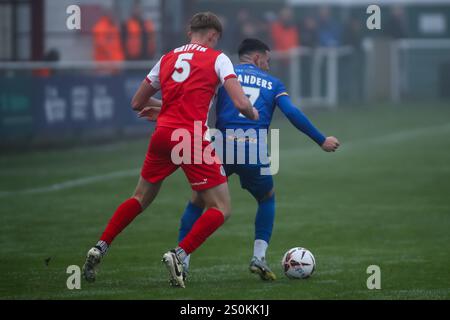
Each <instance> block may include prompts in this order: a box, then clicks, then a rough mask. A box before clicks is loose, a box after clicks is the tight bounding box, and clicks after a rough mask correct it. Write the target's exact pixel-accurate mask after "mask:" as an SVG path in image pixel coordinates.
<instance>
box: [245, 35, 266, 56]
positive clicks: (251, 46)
mask: <svg viewBox="0 0 450 320" xmlns="http://www.w3.org/2000/svg"><path fill="white" fill-rule="evenodd" d="M266 51H270V48H269V46H268V45H267V44H265V43H264V42H262V41H261V40H258V39H244V40H243V41H242V42H241V44H240V45H239V49H238V54H239V57H241V56H243V55H244V54H248V53H252V52H261V53H266Z"/></svg>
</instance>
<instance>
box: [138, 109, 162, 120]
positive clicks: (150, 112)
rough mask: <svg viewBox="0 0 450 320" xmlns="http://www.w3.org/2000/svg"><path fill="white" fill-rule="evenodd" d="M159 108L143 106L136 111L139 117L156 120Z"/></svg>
mask: <svg viewBox="0 0 450 320" xmlns="http://www.w3.org/2000/svg"><path fill="white" fill-rule="evenodd" d="M160 111H161V108H158V107H145V108H144V109H142V110H141V111H139V113H138V117H139V118H147V120H149V121H156V118H158V115H159V112H160Z"/></svg>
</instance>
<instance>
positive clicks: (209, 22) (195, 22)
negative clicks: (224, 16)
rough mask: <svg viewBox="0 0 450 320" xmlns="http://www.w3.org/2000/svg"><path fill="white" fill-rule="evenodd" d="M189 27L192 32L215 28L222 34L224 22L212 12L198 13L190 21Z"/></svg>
mask: <svg viewBox="0 0 450 320" xmlns="http://www.w3.org/2000/svg"><path fill="white" fill-rule="evenodd" d="M189 29H190V30H191V31H192V32H203V31H207V30H208V29H214V30H216V31H217V32H219V33H220V34H222V23H220V20H219V18H218V17H217V16H216V15H215V14H214V13H212V12H199V13H196V14H195V15H194V16H193V17H192V19H191V21H190V22H189Z"/></svg>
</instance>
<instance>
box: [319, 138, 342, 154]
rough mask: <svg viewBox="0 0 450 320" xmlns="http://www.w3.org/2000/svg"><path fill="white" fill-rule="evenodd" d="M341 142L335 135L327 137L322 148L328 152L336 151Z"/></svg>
mask: <svg viewBox="0 0 450 320" xmlns="http://www.w3.org/2000/svg"><path fill="white" fill-rule="evenodd" d="M340 145H341V144H340V143H339V141H338V139H336V138H335V137H333V136H331V137H327V138H326V139H325V141H324V142H323V143H322V145H321V148H322V149H323V150H324V151H326V152H335V151H336V150H337V148H338V147H339V146H340Z"/></svg>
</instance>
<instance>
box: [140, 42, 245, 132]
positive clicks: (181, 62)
mask: <svg viewBox="0 0 450 320" xmlns="http://www.w3.org/2000/svg"><path fill="white" fill-rule="evenodd" d="M231 77H236V74H235V72H234V68H233V64H232V63H231V61H230V59H229V58H228V57H227V56H226V55H225V54H224V53H222V52H220V51H217V50H214V49H211V48H208V47H204V46H201V45H199V44H193V43H191V44H186V45H184V46H181V47H179V48H176V49H174V50H172V51H170V52H169V53H167V54H165V55H163V56H162V57H161V59H160V60H159V61H158V63H157V64H156V65H155V66H154V67H153V69H152V70H151V71H150V73H149V74H148V75H147V77H146V80H147V81H148V82H149V83H150V85H151V86H153V87H154V88H155V89H161V93H162V108H161V112H160V114H159V116H158V120H157V123H156V126H157V127H169V128H185V129H188V130H189V131H191V132H193V130H194V121H201V122H202V128H203V132H204V130H206V129H207V127H206V121H207V117H208V112H209V109H210V107H211V105H212V103H213V100H214V97H215V95H216V92H217V89H218V87H219V86H220V85H221V84H223V83H224V82H225V80H227V79H229V78H231Z"/></svg>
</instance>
